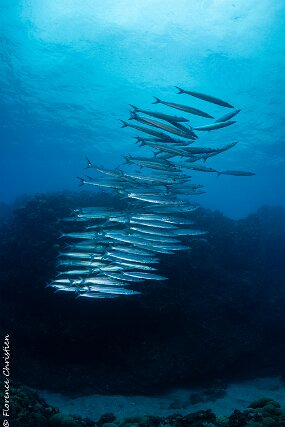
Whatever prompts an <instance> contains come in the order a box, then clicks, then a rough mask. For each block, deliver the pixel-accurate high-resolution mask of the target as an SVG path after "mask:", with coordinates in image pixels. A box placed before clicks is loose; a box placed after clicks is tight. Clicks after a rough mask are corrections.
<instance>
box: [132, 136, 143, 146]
mask: <svg viewBox="0 0 285 427" xmlns="http://www.w3.org/2000/svg"><path fill="white" fill-rule="evenodd" d="M133 138H135V139H136V142H135V144H137V143H138V142H141V141H142V140H143V138H141V137H140V136H133Z"/></svg>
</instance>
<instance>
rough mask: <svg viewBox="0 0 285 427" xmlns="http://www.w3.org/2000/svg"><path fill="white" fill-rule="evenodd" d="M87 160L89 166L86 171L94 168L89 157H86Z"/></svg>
mask: <svg viewBox="0 0 285 427" xmlns="http://www.w3.org/2000/svg"><path fill="white" fill-rule="evenodd" d="M85 159H86V160H87V165H86V167H85V168H84V169H89V168H92V167H93V164H92V162H90V160H89V159H88V157H85Z"/></svg>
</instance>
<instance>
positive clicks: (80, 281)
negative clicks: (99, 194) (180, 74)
mask: <svg viewBox="0 0 285 427" xmlns="http://www.w3.org/2000/svg"><path fill="white" fill-rule="evenodd" d="M177 89H178V94H183V95H187V96H192V97H195V98H198V99H200V100H202V101H205V102H209V103H212V104H216V105H218V106H220V107H224V108H227V109H231V110H230V112H229V113H227V114H225V115H223V116H221V117H220V118H218V119H214V118H213V117H212V116H211V115H210V114H208V113H207V112H205V111H202V110H200V109H197V108H194V107H191V106H189V105H185V104H177V103H173V102H167V101H162V100H161V99H158V98H156V97H155V101H154V102H153V104H163V105H164V106H167V107H169V108H172V109H175V110H179V112H185V113H187V114H188V116H187V117H184V116H183V117H182V116H180V115H179V116H176V115H172V114H171V113H170V114H165V113H161V112H158V111H152V110H146V109H142V108H138V107H136V106H134V105H131V108H132V111H131V113H130V118H129V121H128V122H127V121H123V120H122V123H123V126H122V127H129V128H132V129H136V130H137V131H139V132H140V135H139V136H135V139H136V143H137V144H139V146H141V147H145V148H146V149H148V150H149V151H150V153H151V154H150V153H149V152H148V153H147V154H146V155H145V156H142V157H138V156H131V155H130V154H127V155H124V156H123V158H124V159H125V162H124V163H123V165H121V166H120V167H117V168H116V169H114V170H109V169H106V168H104V167H101V166H97V165H95V164H94V163H93V162H91V161H90V160H89V159H87V165H86V169H89V170H90V172H91V171H93V172H96V174H97V175H96V176H97V177H96V178H93V177H90V176H87V177H86V178H81V177H80V178H79V180H80V185H84V186H85V185H87V186H92V187H94V188H98V189H101V190H111V191H113V192H115V193H116V195H117V196H118V197H120V198H122V199H124V200H126V201H127V208H126V209H124V210H117V209H114V208H110V207H109V208H106V207H85V208H81V209H75V210H74V211H73V214H72V216H70V217H68V218H64V219H63V221H67V222H72V223H74V224H76V226H75V227H76V230H74V231H70V232H68V233H62V235H61V237H63V238H65V239H66V241H67V244H66V247H65V249H64V250H62V251H61V252H60V253H59V255H58V263H57V266H58V268H59V272H58V275H57V277H56V279H55V280H53V281H52V282H51V283H49V284H48V285H47V286H48V287H52V288H53V289H54V290H55V291H56V292H60V291H65V292H71V293H73V294H74V295H75V297H76V298H79V297H80V298H94V299H100V298H116V297H119V296H122V295H128V296H130V295H138V294H140V293H141V290H140V291H138V290H136V287H135V285H137V284H139V285H140V289H141V285H142V284H146V283H159V282H161V281H163V280H167V277H163V276H161V275H160V274H159V273H158V265H159V256H160V254H175V253H176V251H180V250H189V249H190V246H189V244H190V243H191V238H197V236H201V235H204V234H206V232H205V231H203V230H198V229H197V228H196V227H195V224H194V223H193V221H191V220H190V219H189V215H188V214H189V213H191V212H193V211H195V210H196V209H197V208H198V206H197V205H196V204H193V203H192V202H190V201H189V196H197V195H199V194H203V193H204V192H205V191H204V190H203V186H202V185H200V184H198V183H195V182H192V177H191V176H190V175H189V172H188V171H189V170H190V171H191V170H194V171H200V172H211V173H217V174H218V176H219V175H233V176H250V175H255V174H254V173H252V172H246V171H238V170H228V171H227V170H225V171H217V170H215V169H213V168H211V167H207V166H205V165H204V164H201V163H199V161H204V162H205V161H206V160H207V159H208V158H209V157H212V156H216V155H218V154H220V153H223V152H224V151H226V150H229V149H231V148H233V147H234V146H235V145H236V144H237V142H236V141H234V142H230V143H228V144H225V145H223V146H219V147H204V146H200V145H199V144H198V134H199V132H202V131H208V132H209V131H214V130H217V129H222V128H225V127H227V126H231V125H233V124H234V123H235V121H233V120H231V119H232V118H233V117H234V116H236V115H237V114H238V113H239V112H240V110H238V109H234V107H233V106H232V105H231V104H229V103H227V102H225V101H223V100H221V99H218V98H216V97H212V96H209V95H206V94H202V93H198V92H192V91H188V90H184V89H181V88H180V87H177ZM192 115H196V116H200V117H202V118H204V119H207V120H208V121H209V120H211V122H210V123H208V124H205V125H201V126H197V127H191V126H190V124H189V122H190V120H191V116H192ZM213 119H214V120H213ZM141 133H143V134H146V135H147V136H145V135H143V136H141ZM192 144H193V145H192ZM125 169H127V170H125ZM98 174H99V176H98ZM79 228H80V230H79V231H78V229H79ZM182 236H184V238H183V242H181V240H180V238H181V237H182ZM185 236H186V238H185ZM185 240H186V243H185ZM133 288H134V289H133Z"/></svg>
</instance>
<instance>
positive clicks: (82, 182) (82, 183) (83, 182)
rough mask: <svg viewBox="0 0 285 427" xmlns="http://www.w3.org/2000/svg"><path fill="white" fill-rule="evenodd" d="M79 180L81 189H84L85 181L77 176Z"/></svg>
mask: <svg viewBox="0 0 285 427" xmlns="http://www.w3.org/2000/svg"><path fill="white" fill-rule="evenodd" d="M77 179H79V187H82V185H84V184H85V179H83V178H80V176H77Z"/></svg>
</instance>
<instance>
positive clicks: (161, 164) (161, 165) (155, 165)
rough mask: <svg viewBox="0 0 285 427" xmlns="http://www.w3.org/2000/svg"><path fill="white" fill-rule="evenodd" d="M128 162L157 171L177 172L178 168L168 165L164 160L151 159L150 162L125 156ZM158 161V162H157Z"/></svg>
mask: <svg viewBox="0 0 285 427" xmlns="http://www.w3.org/2000/svg"><path fill="white" fill-rule="evenodd" d="M123 157H124V158H125V160H126V163H127V164H128V163H133V164H135V165H137V166H140V167H147V168H150V169H157V170H161V171H163V170H165V171H177V170H178V168H177V167H175V166H174V165H172V164H171V163H169V162H168V163H166V162H167V161H166V160H162V159H157V158H156V159H149V160H137V159H136V158H134V157H131V156H130V155H129V156H123ZM155 160H157V161H155Z"/></svg>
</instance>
